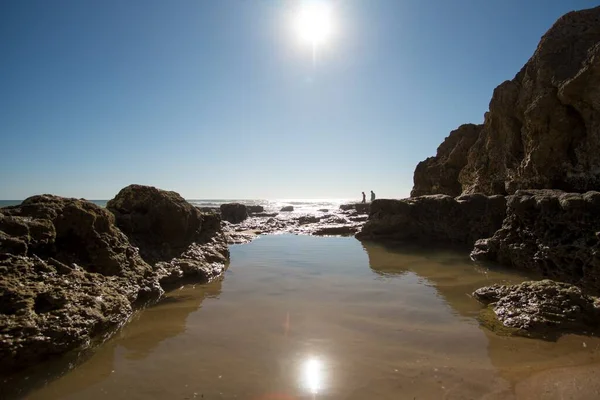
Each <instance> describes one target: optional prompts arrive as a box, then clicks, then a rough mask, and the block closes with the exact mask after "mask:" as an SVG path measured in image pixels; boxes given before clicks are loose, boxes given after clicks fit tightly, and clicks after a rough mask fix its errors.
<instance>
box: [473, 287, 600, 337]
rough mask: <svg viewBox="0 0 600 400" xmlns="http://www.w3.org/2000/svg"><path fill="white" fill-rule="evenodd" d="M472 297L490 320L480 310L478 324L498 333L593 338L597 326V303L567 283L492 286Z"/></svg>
mask: <svg viewBox="0 0 600 400" xmlns="http://www.w3.org/2000/svg"><path fill="white" fill-rule="evenodd" d="M473 297H475V298H476V299H477V300H479V301H480V302H481V303H483V304H484V305H489V306H490V309H491V311H493V316H492V317H493V318H489V317H490V316H489V310H484V311H483V315H482V318H481V321H482V323H483V325H484V326H487V327H488V328H490V329H492V330H494V331H496V332H499V333H508V334H515V335H524V336H534V337H543V338H547V339H554V338H556V337H558V336H560V335H561V334H563V333H578V334H593V333H595V332H596V330H597V329H598V327H599V325H600V299H598V298H597V297H592V296H587V295H585V294H583V292H582V291H581V289H580V288H578V287H576V286H573V285H570V284H567V283H560V282H554V281H551V280H543V281H532V282H524V283H521V284H519V285H508V286H504V285H492V286H486V287H483V288H480V289H477V290H476V291H475V292H474V293H473ZM498 323H500V324H501V325H502V327H500V329H498V326H497V324H498ZM503 328H506V329H503Z"/></svg>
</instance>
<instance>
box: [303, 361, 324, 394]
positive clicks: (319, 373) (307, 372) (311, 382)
mask: <svg viewBox="0 0 600 400" xmlns="http://www.w3.org/2000/svg"><path fill="white" fill-rule="evenodd" d="M302 386H303V387H304V388H305V389H306V390H307V391H308V392H310V393H311V394H312V395H316V394H318V393H319V391H320V390H322V389H323V362H322V361H321V360H319V359H318V358H315V357H310V358H307V359H306V360H305V361H304V362H303V363H302Z"/></svg>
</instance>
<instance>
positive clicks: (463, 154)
mask: <svg viewBox="0 0 600 400" xmlns="http://www.w3.org/2000/svg"><path fill="white" fill-rule="evenodd" d="M482 128H483V125H474V124H465V125H461V126H460V127H459V128H458V129H456V130H454V131H452V132H450V135H449V136H448V137H447V138H446V139H444V142H443V143H442V144H441V145H440V146H439V147H438V149H437V155H436V156H435V157H429V158H428V159H426V160H425V161H421V162H420V163H419V164H418V165H417V168H416V169H415V175H414V187H413V190H412V191H411V192H410V196H411V197H417V196H424V195H429V194H447V195H449V196H458V195H460V194H461V193H462V187H461V185H460V183H459V182H458V174H459V173H460V171H461V170H462V169H463V168H464V167H465V165H467V155H468V153H469V149H470V148H471V146H473V144H474V143H475V141H476V140H477V138H478V137H479V133H480V132H481V129H482Z"/></svg>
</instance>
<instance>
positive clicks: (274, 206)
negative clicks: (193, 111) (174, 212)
mask: <svg viewBox="0 0 600 400" xmlns="http://www.w3.org/2000/svg"><path fill="white" fill-rule="evenodd" d="M89 201H90V202H92V203H94V204H96V205H98V206H100V207H106V203H107V202H108V200H89ZM187 201H188V202H189V203H191V204H193V205H195V206H197V207H220V206H221V204H225V203H241V204H244V205H247V206H255V205H259V206H263V207H264V208H265V210H266V211H268V212H274V211H279V210H281V208H282V207H285V206H293V207H294V213H296V214H312V213H315V212H318V210H321V209H328V210H334V209H338V208H339V206H340V204H344V203H348V202H351V200H348V199H276V200H257V199H252V200H249V199H188V200H187ZM21 202H22V200H0V207H7V206H15V205H19V204H21Z"/></svg>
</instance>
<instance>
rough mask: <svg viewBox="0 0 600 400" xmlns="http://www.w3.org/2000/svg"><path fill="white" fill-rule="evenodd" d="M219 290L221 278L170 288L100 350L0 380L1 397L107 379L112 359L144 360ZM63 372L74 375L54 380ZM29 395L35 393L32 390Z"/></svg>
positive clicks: (59, 393)
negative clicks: (177, 288)
mask: <svg viewBox="0 0 600 400" xmlns="http://www.w3.org/2000/svg"><path fill="white" fill-rule="evenodd" d="M220 293H221V281H215V282H212V283H210V284H208V285H197V286H186V287H183V288H182V289H180V290H175V291H173V292H170V293H168V294H167V295H166V296H165V297H164V298H163V299H162V300H161V301H160V302H159V303H157V304H155V305H154V306H151V307H149V308H147V309H145V310H143V312H141V313H139V314H137V315H136V316H135V317H134V318H133V319H132V321H130V322H129V323H128V324H127V325H125V327H124V328H123V329H122V330H121V331H120V332H118V333H117V334H116V335H115V336H114V337H113V338H112V339H110V340H109V341H107V342H106V343H104V344H103V345H102V346H101V349H94V350H100V351H97V352H94V350H91V351H87V352H84V353H82V354H81V356H80V357H79V359H77V360H73V359H71V358H64V359H62V360H57V361H56V362H55V363H49V364H47V365H43V366H41V367H42V368H40V371H39V372H36V371H28V372H27V375H24V376H15V377H12V378H11V379H10V380H7V381H3V382H1V383H0V398H1V399H13V398H14V399H17V398H21V397H23V396H24V395H26V394H27V392H29V391H31V390H32V389H35V388H37V387H38V386H41V385H44V384H46V383H48V382H51V384H49V385H48V386H47V391H46V393H44V395H43V396H42V398H44V399H60V398H63V397H64V396H66V395H69V394H73V393H76V392H78V391H79V390H82V389H84V388H87V387H90V386H92V385H94V384H97V383H100V382H103V381H105V380H108V379H110V377H111V375H112V374H113V373H114V372H115V370H116V369H117V365H116V362H115V359H118V358H123V359H130V360H144V359H145V358H146V357H147V356H148V355H149V354H150V353H152V352H153V351H154V349H156V347H157V346H159V344H160V343H161V342H163V341H165V340H166V339H168V338H171V337H174V336H177V335H180V334H181V333H182V332H184V331H185V330H186V320H187V317H188V315H189V314H190V313H192V312H194V311H196V310H197V309H199V308H200V307H201V306H202V302H203V301H204V300H205V299H206V298H213V297H218V295H219V294H220ZM73 368H74V369H73ZM71 369H72V371H70V372H69V370H71ZM49 370H50V371H52V372H48V371H49ZM65 373H69V374H70V375H72V376H73V377H74V378H76V379H70V380H68V381H67V382H65V381H63V380H61V379H59V380H55V381H53V380H54V379H55V378H56V377H57V376H60V375H63V374H65ZM52 381H53V382H52ZM30 398H31V399H36V398H37V397H36V396H35V394H34V395H32V397H30Z"/></svg>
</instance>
